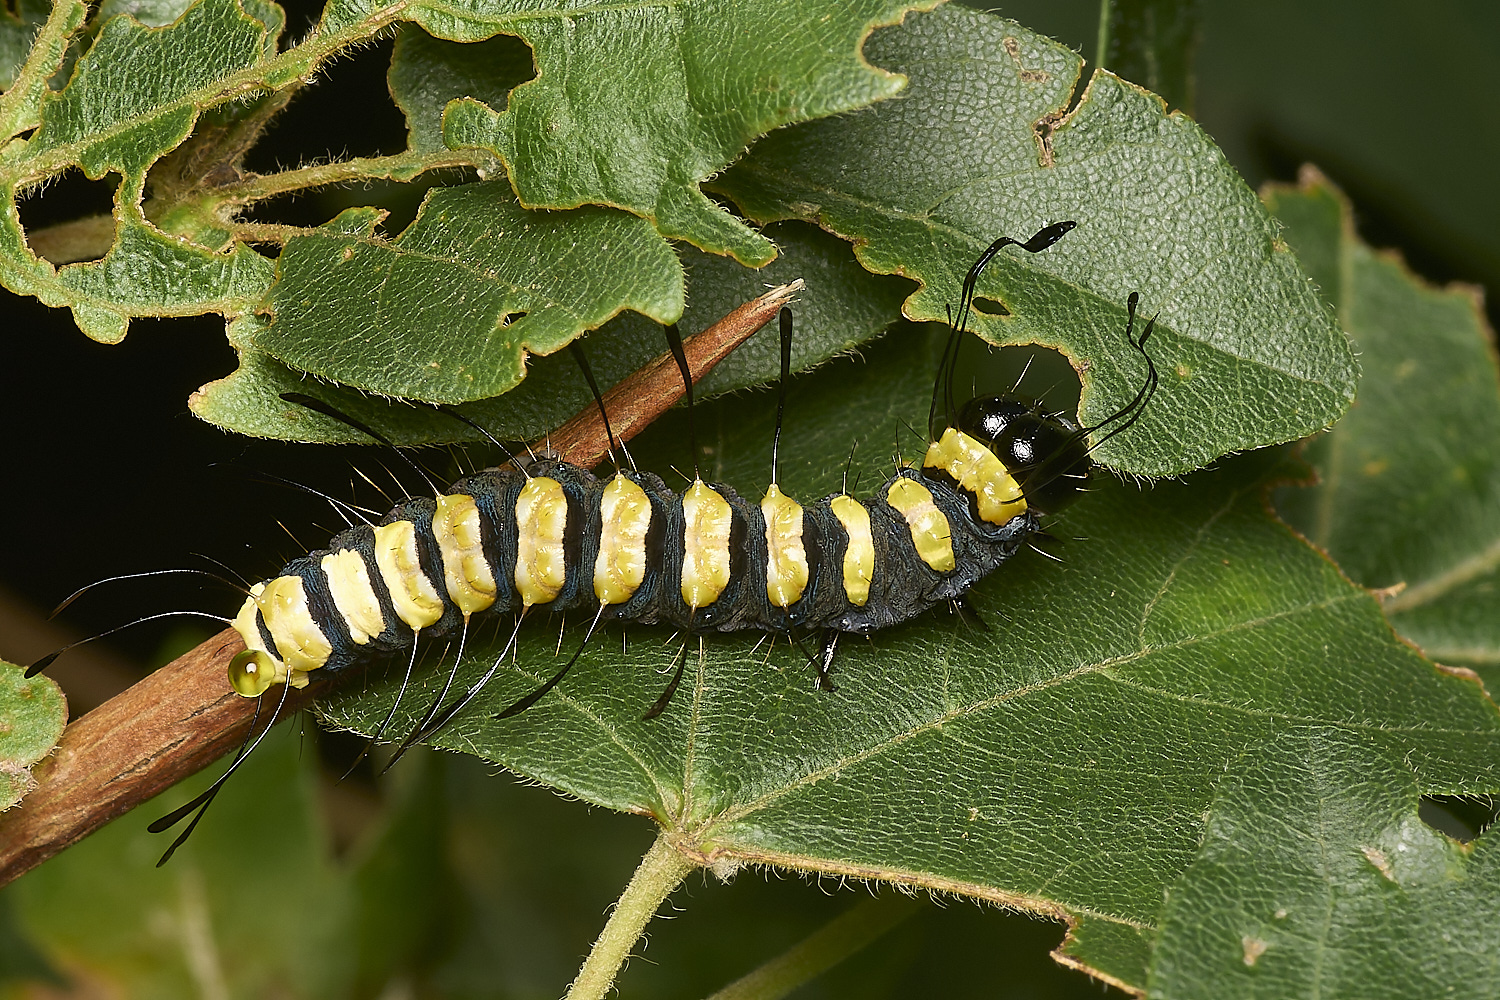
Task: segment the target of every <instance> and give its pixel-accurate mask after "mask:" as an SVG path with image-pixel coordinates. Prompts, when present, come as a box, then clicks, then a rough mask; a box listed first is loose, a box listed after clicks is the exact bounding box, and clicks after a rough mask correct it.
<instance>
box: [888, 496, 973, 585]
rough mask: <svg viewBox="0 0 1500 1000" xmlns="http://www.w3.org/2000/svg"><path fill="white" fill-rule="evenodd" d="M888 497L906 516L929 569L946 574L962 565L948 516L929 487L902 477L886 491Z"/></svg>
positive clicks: (919, 553)
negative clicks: (954, 554) (956, 556)
mask: <svg viewBox="0 0 1500 1000" xmlns="http://www.w3.org/2000/svg"><path fill="white" fill-rule="evenodd" d="M886 500H887V502H888V503H889V504H890V505H891V506H892V507H894V508H896V510H898V511H900V513H901V516H902V517H904V518H906V523H907V525H908V526H909V527H910V528H911V541H912V544H913V545H915V546H916V547H917V555H918V556H919V557H920V558H921V560H922V561H923V562H924V563H926V564H927V565H928V567H929V568H931V569H934V570H936V571H937V572H939V573H946V572H948V571H949V570H951V569H953V567H954V566H956V565H958V563H957V560H955V559H954V558H953V538H952V535H951V533H950V532H949V528H948V517H947V515H946V514H944V513H943V512H942V511H940V510H938V508H937V504H935V503H933V502H932V492H931V491H930V490H928V489H927V487H925V486H923V485H922V484H921V483H919V482H917V481H916V480H914V479H908V478H906V477H905V476H901V477H900V478H898V479H897V480H896V481H895V482H894V483H892V484H891V488H890V489H889V490H887V491H886Z"/></svg>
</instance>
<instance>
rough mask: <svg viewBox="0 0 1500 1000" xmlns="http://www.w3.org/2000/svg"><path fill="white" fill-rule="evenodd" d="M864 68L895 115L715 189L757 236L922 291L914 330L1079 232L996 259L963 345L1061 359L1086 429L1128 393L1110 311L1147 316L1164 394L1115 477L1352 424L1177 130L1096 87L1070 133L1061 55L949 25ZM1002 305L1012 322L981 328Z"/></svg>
mask: <svg viewBox="0 0 1500 1000" xmlns="http://www.w3.org/2000/svg"><path fill="white" fill-rule="evenodd" d="M866 51H867V54H868V55H869V57H870V58H871V60H872V61H874V62H876V63H877V64H879V65H882V66H885V67H886V68H888V69H891V70H893V71H898V72H902V73H905V74H907V75H908V76H909V77H910V79H911V84H910V86H909V87H908V89H907V91H906V93H905V94H904V95H903V98H902V99H901V100H900V101H893V102H889V103H886V104H882V105H878V106H876V107H874V108H871V109H868V110H865V111H862V112H859V113H857V114H852V115H847V116H844V117H842V118H838V119H830V120H828V121H822V122H814V123H811V124H807V125H801V126H798V127H795V128H790V129H785V130H782V131H780V132H777V133H775V134H773V135H771V136H768V137H767V138H766V139H764V140H763V141H762V142H760V143H759V144H758V145H757V146H756V147H755V149H754V150H753V151H752V152H751V153H750V155H749V156H747V157H746V159H745V160H743V161H742V162H741V163H739V164H737V165H736V166H735V167H734V168H733V169H732V170H731V171H730V172H729V173H727V174H726V175H725V176H724V177H722V178H720V179H719V180H718V181H716V182H715V189H716V190H721V191H723V192H725V193H727V194H728V195H729V196H730V197H732V198H733V199H734V200H735V201H736V202H737V203H738V204H739V205H740V206H741V207H742V208H743V209H745V210H746V212H748V213H749V215H750V216H751V217H752V218H755V219H758V220H763V221H764V220H770V219H779V218H787V217H797V218H805V219H815V220H816V221H817V222H818V223H819V224H820V225H822V226H824V227H825V228H827V229H829V230H831V231H833V232H836V233H838V234H839V235H842V236H845V237H846V238H849V239H852V240H855V241H856V245H857V248H858V249H857V252H858V254H859V257H860V260H861V261H862V262H863V263H864V264H865V266H866V267H868V268H870V269H871V270H873V271H876V272H878V273H882V274H885V273H895V274H903V275H906V276H908V277H912V278H916V279H917V280H918V281H920V282H921V283H922V288H921V289H920V290H919V291H918V292H916V293H915V294H913V295H912V296H911V298H909V299H908V300H907V302H906V307H905V309H906V314H907V315H908V316H911V317H913V318H916V319H941V318H943V317H944V316H945V315H946V307H947V305H949V304H956V303H957V302H958V300H959V285H960V282H961V281H962V278H963V275H964V273H965V272H966V271H967V270H968V268H969V267H970V265H971V264H972V263H973V262H974V260H975V259H976V258H977V257H978V255H979V253H980V251H981V250H982V249H983V248H984V247H985V246H987V245H988V244H989V243H990V242H991V241H992V240H994V239H995V238H996V237H998V236H1003V235H1004V236H1011V237H1016V238H1021V239H1024V238H1026V237H1028V236H1030V235H1031V234H1032V233H1033V232H1035V231H1036V230H1038V229H1040V228H1042V226H1044V225H1046V224H1049V223H1052V222H1056V221H1059V220H1063V219H1073V220H1077V221H1078V222H1079V227H1078V229H1077V230H1075V231H1074V232H1072V233H1071V234H1069V235H1068V236H1067V237H1066V238H1065V239H1064V240H1063V241H1061V242H1060V243H1058V244H1057V245H1056V246H1054V247H1052V248H1051V249H1049V250H1047V251H1046V252H1044V253H1041V254H1037V255H1034V256H1033V255H1027V254H1024V253H1021V252H1019V251H1016V250H1007V251H1004V252H1003V253H1001V255H1000V256H999V257H997V258H996V260H995V261H994V263H993V264H992V265H991V267H990V269H989V270H988V271H987V272H986V276H985V278H984V279H983V280H981V282H980V284H979V293H980V295H981V296H982V297H984V298H988V299H990V300H993V302H994V304H993V305H990V306H988V307H983V303H981V305H982V309H981V312H980V314H979V315H977V316H976V317H975V319H974V323H973V326H974V327H975V328H976V329H977V330H978V332H979V333H981V334H982V335H983V336H985V337H986V338H987V339H989V340H991V341H993V342H995V343H1038V344H1045V345H1048V346H1054V347H1057V348H1059V349H1060V350H1062V351H1063V352H1064V353H1066V354H1067V355H1068V356H1069V358H1071V359H1072V361H1073V364H1074V367H1076V368H1078V369H1079V370H1080V371H1082V372H1083V373H1084V380H1085V390H1084V399H1083V413H1082V416H1083V419H1084V420H1086V421H1088V422H1090V423H1093V422H1097V421H1100V420H1103V419H1104V418H1105V417H1107V416H1108V415H1109V414H1111V413H1113V412H1115V411H1116V410H1118V409H1119V408H1120V407H1122V406H1124V405H1125V404H1126V403H1127V402H1128V401H1129V400H1130V399H1131V398H1132V397H1133V396H1134V395H1135V393H1136V391H1137V389H1138V388H1139V386H1140V385H1141V382H1142V380H1143V377H1144V373H1143V367H1144V366H1143V365H1142V364H1141V363H1140V359H1139V357H1137V356H1135V355H1134V354H1133V352H1132V351H1131V349H1130V346H1129V344H1128V343H1127V342H1126V339H1125V336H1124V328H1125V300H1126V298H1127V297H1128V296H1129V295H1130V293H1132V292H1140V293H1141V302H1142V309H1143V311H1144V313H1145V315H1147V316H1151V315H1158V316H1159V318H1158V321H1157V326H1156V334H1155V337H1154V339H1153V347H1152V352H1153V355H1154V356H1155V357H1156V359H1157V365H1158V367H1159V368H1160V369H1161V370H1162V387H1161V392H1160V393H1158V395H1157V397H1156V400H1155V401H1154V402H1153V404H1152V406H1151V407H1150V408H1148V409H1147V411H1146V413H1145V415H1144V416H1143V417H1142V419H1141V422H1140V424H1139V425H1138V427H1139V429H1140V432H1139V433H1135V434H1130V435H1121V436H1119V437H1116V438H1114V439H1112V440H1111V441H1110V442H1109V443H1108V444H1106V445H1104V446H1103V447H1102V448H1101V449H1100V450H1099V452H1098V453H1097V456H1096V457H1097V458H1098V459H1099V460H1100V461H1102V462H1104V463H1105V464H1108V465H1110V466H1112V467H1115V468H1119V469H1121V470H1124V471H1128V472H1132V473H1136V474H1139V475H1150V476H1161V475H1173V474H1178V473H1181V472H1184V471H1187V470H1189V469H1192V468H1195V467H1198V466H1201V465H1204V464H1205V463H1207V462H1208V461H1210V460H1212V459H1213V458H1215V457H1217V456H1219V455H1222V454H1224V453H1226V452H1230V451H1237V450H1243V449H1247V448H1254V447H1258V446H1261V445H1265V444H1271V443H1274V442H1279V441H1286V440H1290V439H1293V438H1297V437H1301V436H1302V435H1305V434H1307V433H1309V432H1311V431H1314V430H1317V429H1319V428H1322V427H1325V426H1327V425H1328V424H1330V423H1332V422H1333V421H1334V420H1335V419H1337V418H1338V416H1339V415H1340V414H1341V413H1342V412H1343V411H1344V409H1345V408H1346V407H1347V406H1348V405H1349V401H1350V400H1351V399H1352V397H1353V394H1354V383H1355V372H1356V368H1355V363H1354V359H1353V356H1352V354H1351V353H1350V350H1349V345H1348V342H1347V340H1346V339H1345V337H1344V335H1343V334H1342V333H1341V332H1340V331H1339V329H1338V327H1337V325H1336V324H1335V323H1334V320H1333V317H1332V315H1331V313H1330V312H1329V310H1328V308H1327V307H1326V306H1325V305H1323V304H1322V303H1321V302H1319V300H1318V298H1317V295H1316V293H1315V291H1314V290H1313V289H1312V287H1311V286H1310V285H1309V284H1308V283H1307V279H1306V278H1305V276H1304V275H1303V274H1302V271H1301V269H1300V268H1299V267H1298V265H1297V261H1296V258H1295V257H1294V256H1293V254H1292V253H1291V252H1290V251H1289V250H1288V249H1287V248H1286V247H1285V245H1284V244H1281V243H1279V242H1278V241H1277V240H1276V238H1275V224H1274V222H1273V221H1272V220H1271V218H1270V217H1269V215H1268V214H1267V212H1266V211H1265V209H1264V208H1263V207H1262V206H1261V205H1260V204H1259V202H1258V201H1256V199H1255V196H1254V195H1253V194H1252V193H1251V192H1250V190H1249V189H1248V188H1247V187H1246V186H1245V184H1244V182H1243V181H1242V180H1240V178H1239V177H1238V175H1237V174H1235V172H1234V170H1233V169H1232V168H1231V167H1230V166H1229V164H1228V163H1227V162H1226V161H1225V160H1224V157H1223V155H1222V154H1221V153H1220V152H1219V150H1218V149H1217V148H1216V147H1215V146H1214V145H1213V142H1212V141H1211V140H1210V139H1209V138H1208V137H1207V136H1206V135H1205V134H1204V133H1203V132H1202V130H1200V129H1199V128H1198V127H1197V126H1196V125H1195V124H1193V123H1192V122H1191V121H1190V120H1188V119H1187V118H1184V117H1183V116H1181V115H1166V114H1165V113H1164V109H1163V108H1162V104H1161V101H1160V100H1159V99H1157V98H1156V97H1154V96H1153V95H1151V94H1148V93H1145V92H1144V91H1141V90H1139V89H1137V88H1136V87H1133V86H1131V85H1130V84H1127V83H1124V82H1123V81H1121V80H1119V79H1118V78H1116V77H1114V76H1112V75H1110V74H1108V73H1097V74H1095V76H1094V78H1093V80H1092V82H1091V83H1090V85H1089V89H1088V90H1087V91H1086V92H1085V94H1084V95H1083V97H1082V99H1081V100H1080V102H1079V104H1078V107H1077V108H1076V109H1074V110H1073V111H1071V112H1069V111H1068V110H1067V109H1068V107H1069V102H1070V100H1071V99H1072V93H1073V86H1074V81H1075V80H1076V79H1077V76H1078V72H1079V64H1080V60H1079V57H1078V56H1077V54H1075V53H1073V52H1071V51H1069V50H1068V49H1066V48H1064V47H1062V46H1061V45H1058V44H1057V43H1055V42H1052V41H1050V40H1048V39H1045V38H1042V37H1040V36H1038V35H1035V34H1033V33H1031V32H1029V31H1027V30H1026V29H1024V28H1022V27H1020V26H1019V25H1016V24H1014V23H1013V22H1009V21H1004V20H1001V19H999V18H996V17H992V16H989V15H985V14H979V13H975V12H972V11H967V10H963V9H961V8H958V7H952V6H950V7H944V8H942V9H940V10H938V11H937V12H935V13H933V14H929V15H923V16H913V17H911V18H909V19H908V22H907V24H905V25H903V26H902V27H900V28H892V29H888V30H886V31H882V32H879V33H877V34H876V35H875V36H873V37H872V38H871V40H870V42H869V44H868V45H867V46H866ZM1038 122H1041V123H1042V124H1041V126H1040V127H1039V126H1037V124H1036V123H1038ZM871 150H880V154H879V155H871V152H870V151H871ZM914 165H919V166H920V168H921V169H919V170H918V169H914ZM1002 304H1003V310H1004V311H1007V312H1008V313H1009V315H1004V316H1002V315H986V310H987V311H988V312H989V313H996V312H998V311H1000V307H1001V305H1002Z"/></svg>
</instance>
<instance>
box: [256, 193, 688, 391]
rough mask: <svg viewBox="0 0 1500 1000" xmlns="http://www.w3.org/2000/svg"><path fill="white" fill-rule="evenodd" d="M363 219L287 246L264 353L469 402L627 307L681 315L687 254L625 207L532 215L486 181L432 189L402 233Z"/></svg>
mask: <svg viewBox="0 0 1500 1000" xmlns="http://www.w3.org/2000/svg"><path fill="white" fill-rule="evenodd" d="M340 218H341V219H343V218H344V217H340ZM361 218H362V221H363V222H364V223H365V224H366V227H365V228H364V230H363V231H361V232H352V233H351V232H349V231H348V226H347V225H346V224H345V223H343V222H340V221H339V220H335V222H334V223H333V224H330V225H329V226H326V227H324V228H323V229H321V230H319V231H317V232H316V233H314V234H311V235H308V236H300V237H297V238H295V239H293V240H291V241H290V242H289V243H288V244H287V246H286V249H284V250H283V251H282V253H281V257H280V259H279V260H278V261H277V265H276V272H277V281H276V284H275V285H274V286H273V287H272V289H271V292H270V294H269V296H268V297H267V299H266V302H265V305H264V309H265V310H266V311H269V313H270V314H271V316H270V319H269V321H268V322H266V323H265V324H263V325H262V326H261V327H260V328H259V329H257V330H256V331H255V332H254V334H253V336H252V337H251V342H252V345H253V346H254V347H255V348H256V349H257V350H259V351H263V352H265V353H267V354H270V355H272V356H273V357H275V358H277V359H278V360H280V361H282V362H284V363H285V364H288V365H290V366H291V367H293V368H296V369H299V370H301V371H305V372H310V373H311V374H313V375H316V376H318V377H320V378H325V379H331V380H333V381H335V382H340V383H343V384H344V385H349V386H354V387H356V388H360V389H366V390H369V391H373V392H378V393H381V394H383V395H391V396H404V397H408V398H415V399H423V400H427V401H430V402H440V403H461V402H466V401H468V400H474V399H484V398H486V397H488V396H495V395H498V394H500V393H502V392H505V391H507V390H509V389H511V388H513V387H514V386H515V385H516V384H517V383H519V382H520V381H521V379H522V377H523V376H524V374H525V367H524V366H525V358H526V353H527V352H531V353H537V354H551V353H552V352H553V351H556V350H559V349H560V348H562V347H564V346H566V345H567V343H568V342H569V341H570V340H572V339H573V338H574V337H576V336H578V334H580V333H581V332H583V331H584V330H588V329H593V328H595V327H598V326H600V325H602V324H603V323H604V322H605V321H606V320H608V319H609V318H610V317H612V316H614V315H615V314H616V313H618V312H620V311H621V310H623V309H633V310H635V311H636V312H639V313H642V314H644V315H646V316H650V317H651V318H653V319H655V320H656V321H657V322H659V323H670V322H672V321H674V320H676V319H677V318H678V317H679V316H681V315H682V305H683V301H682V300H683V283H682V270H681V267H680V265H679V264H678V262H677V258H676V256H675V255H674V254H673V253H672V251H671V248H670V247H668V246H667V245H666V244H665V243H664V242H662V240H661V239H660V237H658V236H657V235H656V233H655V232H654V231H653V230H652V229H651V227H650V225H648V224H647V223H646V222H644V221H642V220H641V219H637V218H634V217H632V216H629V215H626V214H624V213H622V212H617V211H613V210H611V209H602V208H588V209H582V210H579V211H576V212H570V213H567V214H566V215H556V214H552V213H545V212H530V211H527V210H526V209H523V208H521V207H520V206H518V205H517V204H516V202H515V197H514V195H512V194H511V191H510V189H509V187H508V186H507V185H505V184H504V183H503V182H488V183H480V184H468V185H462V186H460V187H453V188H441V189H436V190H433V191H431V192H429V193H428V195H427V198H426V199H425V200H424V201H423V203H422V208H421V211H420V212H419V213H418V215H417V218H416V221H414V222H413V223H412V224H411V226H409V227H408V228H407V229H406V231H405V232H403V233H402V234H401V235H400V236H398V237H396V238H395V239H386V238H384V237H381V236H378V235H376V234H375V233H374V231H373V219H371V218H369V217H368V216H367V215H362V216H361ZM606 259H610V260H614V261H616V262H624V261H628V262H629V264H630V266H629V268H624V267H620V266H615V267H604V266H602V262H603V261H604V260H606Z"/></svg>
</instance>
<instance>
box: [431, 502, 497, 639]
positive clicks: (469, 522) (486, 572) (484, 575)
mask: <svg viewBox="0 0 1500 1000" xmlns="http://www.w3.org/2000/svg"><path fill="white" fill-rule="evenodd" d="M432 535H433V537H434V538H436V539H437V543H438V552H439V553H441V555H442V557H443V583H444V584H445V585H446V586H447V588H448V596H449V597H451V598H453V603H454V604H456V605H458V610H460V611H462V612H463V613H464V614H465V615H472V614H474V613H475V612H478V611H483V610H484V609H485V608H487V607H489V606H490V605H492V604H494V603H495V593H496V587H495V574H494V573H493V572H491V571H490V563H489V560H488V559H486V558H485V557H484V539H483V535H482V534H481V533H480V530H479V507H478V506H477V505H476V504H475V503H474V498H473V497H471V496H469V495H467V494H465V493H455V494H452V495H451V496H441V497H438V498H437V510H436V511H435V512H434V513H433V515H432Z"/></svg>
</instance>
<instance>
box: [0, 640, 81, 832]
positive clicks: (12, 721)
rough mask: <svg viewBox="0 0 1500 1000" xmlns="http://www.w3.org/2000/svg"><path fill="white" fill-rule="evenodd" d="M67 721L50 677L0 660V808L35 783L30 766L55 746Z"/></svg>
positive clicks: (19, 797) (64, 704) (64, 703)
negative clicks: (30, 673)
mask: <svg viewBox="0 0 1500 1000" xmlns="http://www.w3.org/2000/svg"><path fill="white" fill-rule="evenodd" d="M67 722H68V703H67V700H66V699H65V698H64V697H63V693H62V691H61V689H59V688H58V686H57V685H56V684H55V683H53V681H52V680H51V679H50V678H47V677H26V676H25V671H24V670H23V669H22V668H20V667H18V666H15V665H13V664H9V663H4V662H0V811H3V810H5V809H9V808H10V807H11V806H13V805H15V804H16V803H18V802H20V801H21V800H22V799H23V798H25V797H26V793H27V792H29V791H31V790H32V788H34V787H36V779H34V778H33V777H32V776H31V769H32V767H33V766H34V765H35V764H36V763H37V762H38V761H40V760H42V759H43V758H44V757H46V756H47V755H48V754H49V753H51V752H52V748H53V747H55V746H57V741H58V739H59V738H60V737H61V736H62V732H63V727H64V726H65V725H67Z"/></svg>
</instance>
